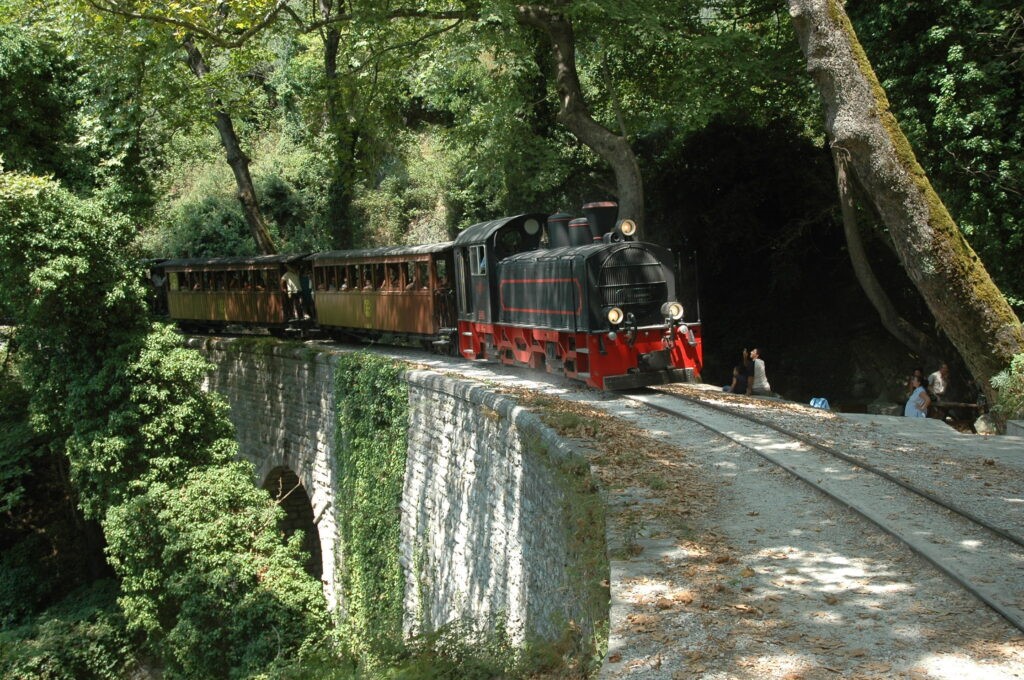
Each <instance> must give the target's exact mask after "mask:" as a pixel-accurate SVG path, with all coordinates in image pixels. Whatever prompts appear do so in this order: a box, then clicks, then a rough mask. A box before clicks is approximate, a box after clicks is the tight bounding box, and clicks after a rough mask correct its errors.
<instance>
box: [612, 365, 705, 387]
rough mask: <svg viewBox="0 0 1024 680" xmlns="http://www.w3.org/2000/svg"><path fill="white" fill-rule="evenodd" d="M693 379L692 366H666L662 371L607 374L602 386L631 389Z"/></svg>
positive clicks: (691, 380)
mask: <svg viewBox="0 0 1024 680" xmlns="http://www.w3.org/2000/svg"><path fill="white" fill-rule="evenodd" d="M693 381H694V373H693V369H692V368H668V369H665V370H662V371H644V372H642V373H641V372H637V373H626V374H625V375H609V376H606V377H605V379H604V388H605V389H606V390H631V389H634V388H637V387H650V386H651V385H668V384H669V383H677V382H693Z"/></svg>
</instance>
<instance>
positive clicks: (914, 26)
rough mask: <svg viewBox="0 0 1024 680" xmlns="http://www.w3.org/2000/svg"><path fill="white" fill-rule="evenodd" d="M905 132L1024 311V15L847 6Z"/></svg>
mask: <svg viewBox="0 0 1024 680" xmlns="http://www.w3.org/2000/svg"><path fill="white" fill-rule="evenodd" d="M847 12H848V13H849V15H850V19H851V20H852V22H853V25H854V27H855V28H856V29H857V31H858V33H859V34H860V35H861V38H862V43H863V45H864V48H865V50H866V51H867V52H868V53H869V54H870V55H871V61H872V65H873V67H874V69H875V71H876V73H877V74H878V77H879V79H880V81H881V82H882V85H883V86H884V87H885V89H886V91H887V94H888V97H889V100H890V103H891V105H892V108H893V111H894V112H895V113H896V115H897V116H898V117H899V120H900V126H901V127H902V129H903V130H904V132H905V133H906V135H907V137H908V138H909V139H910V141H911V143H912V144H913V146H914V149H915V151H916V152H917V155H918V158H919V159H920V161H921V164H922V165H923V166H925V167H927V168H928V174H929V178H930V180H931V181H932V183H933V184H934V185H935V188H936V190H937V191H938V192H939V194H940V195H941V196H942V198H943V201H944V202H945V203H946V205H947V206H948V207H949V209H950V212H951V213H952V214H954V215H956V217H957V223H958V225H959V226H960V230H961V231H962V232H963V233H964V235H965V236H966V238H967V240H968V242H969V243H970V244H971V246H972V247H973V248H974V249H975V250H976V251H977V252H978V254H979V255H980V256H981V258H982V261H983V262H984V263H985V266H986V268H987V269H988V271H989V273H990V274H991V275H992V278H993V279H994V280H995V281H996V283H997V284H998V285H999V287H1000V290H1002V292H1003V293H1004V294H1005V295H1006V296H1007V298H1009V300H1010V303H1011V304H1012V305H1013V306H1014V308H1015V310H1016V311H1017V313H1018V315H1019V314H1020V312H1021V311H1022V310H1024V268H1022V267H1020V266H1019V263H1020V261H1021V260H1022V259H1024V201H1022V198H1024V61H1022V60H1021V58H1020V55H1021V52H1022V46H1024V9H1022V8H1021V4H1020V2H1016V1H1015V0H972V1H968V0H934V1H933V2H929V3H919V2H909V3H906V2H864V1H863V0H859V1H857V0H853V1H851V2H848V3H847Z"/></svg>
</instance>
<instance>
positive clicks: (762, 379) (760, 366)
mask: <svg viewBox="0 0 1024 680" xmlns="http://www.w3.org/2000/svg"><path fill="white" fill-rule="evenodd" d="M750 360H751V362H752V363H753V366H752V367H751V371H750V374H749V376H748V379H747V394H756V395H758V396H760V397H768V396H771V393H772V386H771V385H770V384H768V375H767V374H766V373H765V370H764V359H762V358H761V351H760V350H759V349H757V348H756V347H755V348H754V349H752V350H750Z"/></svg>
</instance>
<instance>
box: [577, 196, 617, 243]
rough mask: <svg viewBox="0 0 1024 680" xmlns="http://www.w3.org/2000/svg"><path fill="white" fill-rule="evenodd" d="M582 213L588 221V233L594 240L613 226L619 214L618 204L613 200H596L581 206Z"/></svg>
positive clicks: (599, 239) (598, 239) (598, 240)
mask: <svg viewBox="0 0 1024 680" xmlns="http://www.w3.org/2000/svg"><path fill="white" fill-rule="evenodd" d="M583 214H584V215H586V216H587V221H588V222H590V235H591V238H592V239H593V240H594V241H595V242H600V241H601V237H602V236H604V235H605V234H607V233H608V232H610V231H611V230H612V229H614V228H615V220H616V218H618V216H619V204H618V203H616V202H615V201H598V202H595V203H587V204H586V205H584V206H583Z"/></svg>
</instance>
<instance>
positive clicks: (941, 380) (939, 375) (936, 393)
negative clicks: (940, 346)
mask: <svg viewBox="0 0 1024 680" xmlns="http://www.w3.org/2000/svg"><path fill="white" fill-rule="evenodd" d="M948 384H949V365H948V364H947V363H946V362H945V361H943V362H942V363H941V364H939V370H937V371H935V372H934V373H932V374H931V375H930V376H928V392H929V393H930V394H931V395H932V400H933V401H942V397H943V395H944V394H946V386H947V385H948Z"/></svg>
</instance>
